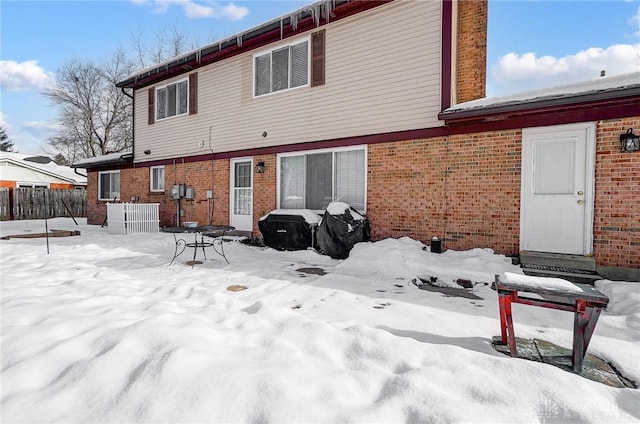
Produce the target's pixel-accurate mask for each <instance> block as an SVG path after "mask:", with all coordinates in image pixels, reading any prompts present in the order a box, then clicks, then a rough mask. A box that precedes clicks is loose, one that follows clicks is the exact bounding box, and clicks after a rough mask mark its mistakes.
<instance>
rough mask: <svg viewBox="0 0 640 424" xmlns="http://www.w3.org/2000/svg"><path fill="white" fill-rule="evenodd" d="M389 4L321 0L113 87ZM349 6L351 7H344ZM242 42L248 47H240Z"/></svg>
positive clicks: (146, 81) (143, 82)
mask: <svg viewBox="0 0 640 424" xmlns="http://www.w3.org/2000/svg"><path fill="white" fill-rule="evenodd" d="M391 1H394V0H377V1H369V0H321V1H318V2H316V3H313V4H310V5H308V6H306V7H303V8H301V9H298V10H296V11H294V12H291V13H289V14H287V15H283V16H281V17H279V18H276V19H274V20H272V21H269V22H266V23H264V24H262V25H259V26H257V27H253V28H251V29H249V30H247V31H244V32H241V33H239V34H237V35H234V36H231V37H228V38H225V39H223V40H221V41H220V42H217V43H214V44H210V45H208V46H205V47H203V48H200V49H197V50H194V51H192V52H189V53H186V54H185V55H182V56H178V57H176V58H173V59H171V60H170V61H167V62H164V63H161V64H158V65H154V66H152V67H150V68H146V69H143V70H141V71H139V72H136V73H134V74H132V75H130V76H129V77H127V78H126V79H124V80H123V81H119V82H117V83H116V87H121V88H125V87H127V88H134V89H135V88H141V87H145V86H148V85H151V84H153V83H155V82H156V81H161V80H163V79H166V78H169V77H171V76H174V75H178V74H182V73H184V72H189V71H191V70H193V69H197V68H200V67H202V66H205V65H208V64H210V63H213V62H215V61H217V60H222V59H225V58H228V57H231V56H234V55H235V54H239V53H241V52H244V51H248V50H253V49H256V48H259V47H261V46H264V45H267V44H270V43H272V42H274V41H275V40H276V39H279V40H283V39H286V38H288V37H290V36H293V35H296V34H297V33H301V32H304V31H308V30H310V29H313V28H319V27H320V26H322V25H326V24H327V23H329V21H330V20H333V21H336V20H339V19H342V18H345V17H347V16H351V15H352V14H355V13H359V12H362V11H364V10H368V9H371V8H374V7H377V6H380V5H383V4H386V3H389V2H391ZM349 4H351V5H352V6H348V5H349ZM277 37H279V38H277ZM245 43H248V44H250V45H247V46H244V44H245ZM225 51H228V53H226V54H225ZM213 55H219V56H218V57H219V59H217V60H216V58H212V57H211V56H213Z"/></svg>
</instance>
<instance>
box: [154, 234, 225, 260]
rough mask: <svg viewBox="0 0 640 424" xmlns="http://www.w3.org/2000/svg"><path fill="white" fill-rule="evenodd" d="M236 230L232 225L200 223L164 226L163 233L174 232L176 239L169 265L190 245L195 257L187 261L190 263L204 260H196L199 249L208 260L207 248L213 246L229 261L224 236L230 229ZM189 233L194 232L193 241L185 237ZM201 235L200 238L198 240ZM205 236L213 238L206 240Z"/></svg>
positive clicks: (215, 250)
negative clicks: (189, 225)
mask: <svg viewBox="0 0 640 424" xmlns="http://www.w3.org/2000/svg"><path fill="white" fill-rule="evenodd" d="M233 230H235V227H232V226H230V225H199V226H196V227H185V226H180V227H163V228H160V231H161V232H163V233H171V234H173V239H174V241H175V249H174V251H173V258H171V262H169V266H170V265H172V264H173V262H174V261H175V260H176V258H177V257H178V256H180V255H181V254H182V253H184V251H185V250H186V249H187V248H188V247H189V248H192V249H193V259H192V260H191V261H189V262H187V264H188V265H191V266H193V265H195V264H201V263H202V262H200V261H196V254H197V253H198V249H202V254H203V256H204V260H207V252H206V251H205V248H207V247H211V248H212V249H213V251H214V252H216V253H217V254H218V255H220V256H222V257H223V258H224V260H225V262H227V263H229V260H228V259H227V256H226V254H225V253H224V241H223V237H224V235H225V234H226V233H228V232H229V231H233ZM188 234H193V241H192V242H191V241H187V240H186V239H185V237H187V236H186V235H188ZM198 236H199V240H198ZM205 237H208V238H210V239H211V240H210V241H209V240H205Z"/></svg>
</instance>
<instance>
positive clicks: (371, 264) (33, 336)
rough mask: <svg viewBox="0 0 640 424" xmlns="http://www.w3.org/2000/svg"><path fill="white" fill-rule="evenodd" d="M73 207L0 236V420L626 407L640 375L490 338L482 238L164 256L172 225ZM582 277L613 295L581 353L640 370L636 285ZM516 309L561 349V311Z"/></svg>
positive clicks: (497, 265)
mask: <svg viewBox="0 0 640 424" xmlns="http://www.w3.org/2000/svg"><path fill="white" fill-rule="evenodd" d="M84 222H86V221H82V222H81V225H80V226H79V227H76V226H75V225H74V224H73V222H72V221H71V220H69V219H52V220H49V228H50V229H59V230H75V229H79V230H80V231H81V232H82V235H81V236H75V237H59V238H51V239H50V241H49V242H50V254H47V250H46V245H45V239H43V238H33V239H10V240H1V241H0V256H1V259H2V265H1V271H2V280H1V285H2V298H1V301H2V303H1V308H2V310H1V312H2V315H1V318H2V334H1V337H2V338H1V349H2V374H1V377H2V378H1V385H2V386H1V390H2V392H1V395H2V399H1V401H2V404H1V407H2V409H1V417H0V418H1V420H2V422H5V423H14V422H16V423H17V422H39V423H43V422H66V423H88V422H91V423H94V422H96V423H101V422H104V423H125V422H126V423H130V422H154V423H160V422H172V423H178V422H200V423H206V422H234V423H235V422H239V423H267V422H269V423H284V422H296V423H300V422H314V423H336V422H392V423H399V422H419V423H424V422H509V423H512V422H540V421H545V420H546V421H549V422H551V421H553V420H556V421H555V422H558V421H560V422H563V421H571V422H598V423H603V422H606V423H621V422H638V421H639V420H640V390H634V389H616V388H611V387H608V386H605V385H603V384H600V383H597V382H594V381H591V380H588V379H586V378H582V377H580V376H578V375H574V374H572V373H570V372H566V371H563V370H561V369H559V368H557V367H554V366H551V365H546V364H541V363H536V362H531V361H526V360H522V359H513V358H510V357H507V356H505V355H502V354H500V353H498V352H496V351H495V350H494V349H493V348H492V347H491V337H492V336H495V335H498V334H499V320H498V301H497V295H496V293H495V291H493V290H491V288H490V285H489V283H491V281H492V280H493V278H494V274H496V273H501V272H515V273H519V272H520V270H519V268H518V267H515V266H513V265H511V262H510V260H509V259H508V258H505V257H503V256H500V255H495V254H493V253H492V252H491V251H489V250H486V249H474V250H470V251H465V252H456V251H447V252H445V253H443V254H441V255H438V254H432V253H430V252H428V251H424V250H423V249H422V247H423V246H422V244H421V243H419V242H417V241H414V240H411V239H406V238H405V239H399V240H393V239H387V240H383V241H380V242H376V243H362V244H359V245H357V246H356V247H355V248H354V250H353V251H352V253H351V256H350V257H349V259H346V260H343V261H339V260H333V259H331V258H329V257H327V256H321V255H319V254H317V253H315V252H313V251H300V252H277V251H275V250H272V249H268V248H259V247H252V246H248V245H243V244H240V243H237V242H230V243H225V251H226V252H227V256H228V258H229V260H230V262H231V264H230V265H227V264H226V263H225V262H224V260H222V258H220V257H217V256H215V255H214V254H212V253H211V252H209V253H208V258H209V259H208V260H207V261H206V262H205V263H204V264H202V265H196V266H194V267H193V268H192V267H191V266H188V265H185V262H186V261H187V260H188V259H189V258H188V257H187V256H188V254H184V255H183V256H180V257H179V258H178V260H177V262H176V263H174V264H173V265H172V266H170V267H168V266H167V264H168V263H169V261H170V260H171V257H172V254H173V245H174V240H173V236H172V235H171V234H165V233H158V234H134V235H128V236H125V235H112V234H109V233H108V232H107V229H106V228H100V227H99V226H88V225H85V224H84ZM43 231H44V223H43V221H17V222H2V223H1V224H0V235H2V236H5V235H8V234H23V233H24V234H27V233H29V232H32V233H33V232H43ZM302 268H322V269H324V270H325V272H326V274H324V275H317V274H309V273H305V272H301V271H298V270H299V269H302ZM434 276H435V277H437V278H438V281H440V282H444V283H445V284H446V283H451V282H452V281H454V280H456V279H458V278H462V279H468V280H471V281H473V282H475V283H478V284H476V285H475V287H474V289H473V292H474V294H476V295H477V296H479V297H480V298H481V299H465V298H459V297H447V296H444V295H443V294H440V293H435V292H429V291H425V290H419V289H418V288H417V287H416V286H415V285H414V284H413V283H412V281H413V280H415V279H416V278H417V277H422V278H427V279H428V278H429V277H434ZM484 283H487V285H485V284H484ZM232 285H242V286H245V287H247V289H246V290H243V291H237V292H234V291H230V290H228V289H227V288H228V287H229V286H232ZM597 287H598V288H599V289H600V290H601V291H603V292H604V293H605V294H607V295H608V296H609V298H610V300H611V303H610V304H609V308H608V309H607V311H605V312H604V313H603V314H602V316H601V318H600V321H599V322H598V326H597V328H596V331H595V334H594V336H593V339H592V341H591V345H590V347H589V352H590V353H593V354H595V355H598V356H600V357H601V358H604V359H606V360H607V361H609V362H611V363H612V364H614V365H615V367H616V368H618V369H619V370H620V371H621V372H622V373H623V374H624V375H625V376H626V377H628V378H630V379H632V380H634V381H636V382H640V284H638V283H628V282H627V283H625V282H610V281H600V282H598V283H597ZM514 321H515V328H516V334H517V335H518V336H520V337H528V338H533V337H536V338H541V339H544V340H547V341H550V342H553V343H556V344H559V345H561V346H565V347H569V348H570V347H571V340H572V315H571V314H570V313H568V312H562V311H554V310H547V309H542V308H533V307H529V306H525V305H514Z"/></svg>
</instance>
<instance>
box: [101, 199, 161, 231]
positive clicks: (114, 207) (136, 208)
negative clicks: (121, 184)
mask: <svg viewBox="0 0 640 424" xmlns="http://www.w3.org/2000/svg"><path fill="white" fill-rule="evenodd" d="M159 209H160V204H159V203H107V224H108V226H109V233H111V234H133V233H157V232H158V231H160V211H159Z"/></svg>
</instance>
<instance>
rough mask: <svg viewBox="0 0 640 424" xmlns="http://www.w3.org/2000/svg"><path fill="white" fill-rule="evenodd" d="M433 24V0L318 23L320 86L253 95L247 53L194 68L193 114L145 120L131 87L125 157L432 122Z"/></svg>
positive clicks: (437, 11)
mask: <svg viewBox="0 0 640 424" xmlns="http://www.w3.org/2000/svg"><path fill="white" fill-rule="evenodd" d="M440 27H441V2H424V1H395V2H391V3H388V4H385V5H382V6H379V7H376V8H374V9H372V10H369V11H367V12H363V13H359V14H357V15H354V16H352V17H349V18H345V19H343V20H340V21H336V22H333V23H330V24H328V25H326V26H323V28H324V29H326V40H325V84H324V85H321V86H316V87H308V88H307V87H305V88H303V89H295V90H286V91H282V92H278V93H277V95H262V96H257V97H256V96H255V92H254V89H255V75H254V68H255V60H254V59H255V58H256V57H257V56H256V55H255V54H254V53H252V52H249V53H246V54H243V55H239V56H236V57H232V58H229V59H227V60H223V61H220V62H216V63H212V64H210V65H207V66H204V67H202V68H199V69H198V113H197V114H196V115H188V116H182V117H181V118H180V119H177V120H176V119H166V120H162V121H160V122H156V123H155V124H153V125H147V124H146V122H147V116H146V113H147V108H148V105H147V103H148V96H147V87H145V88H144V89H141V90H136V92H135V109H134V110H135V114H136V116H135V122H136V126H135V140H136V157H135V161H136V162H141V161H152V160H161V159H171V158H176V157H187V156H192V155H203V154H210V153H211V152H212V151H213V153H217V152H229V151H236V150H242V149H253V148H264V147H271V146H274V145H287V144H294V143H308V142H314V141H319V140H330V139H339V138H345V137H358V136H363V135H370V134H383V133H390V132H395V131H407V130H413V129H421V128H433V127H440V126H442V125H443V122H442V121H440V120H438V112H439V111H440V73H441V71H440V68H441V60H440V47H441V43H440V39H441V38H440ZM314 31H316V30H315V29H314V30H311V31H309V33H308V34H311V33H312V32H314ZM308 34H304V35H308ZM294 41H295V40H294ZM277 47H282V44H277V45H276V44H274V46H273V48H277ZM262 51H263V52H266V51H267V50H262ZM255 53H260V51H257V52H255ZM294 57H295V55H294ZM291 66H292V67H295V66H296V65H295V60H294V61H293V62H291ZM181 78H182V79H184V76H182V77H176V78H175V79H170V80H167V81H166V82H164V83H163V84H159V86H164V85H166V84H171V83H173V82H175V81H179V80H180V79H181ZM264 78H265V81H271V76H270V75H269V76H268V79H267V77H266V76H264ZM156 88H157V87H156ZM211 127H212V130H211V132H210V131H209V129H210V128H211ZM265 131H266V132H267V133H268V136H267V137H262V136H261V134H262V133H263V132H265ZM209 134H211V137H209ZM202 141H204V143H201V142H202ZM146 149H149V150H151V152H152V153H151V154H150V155H143V154H142V153H141V152H143V151H144V150H146Z"/></svg>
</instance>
